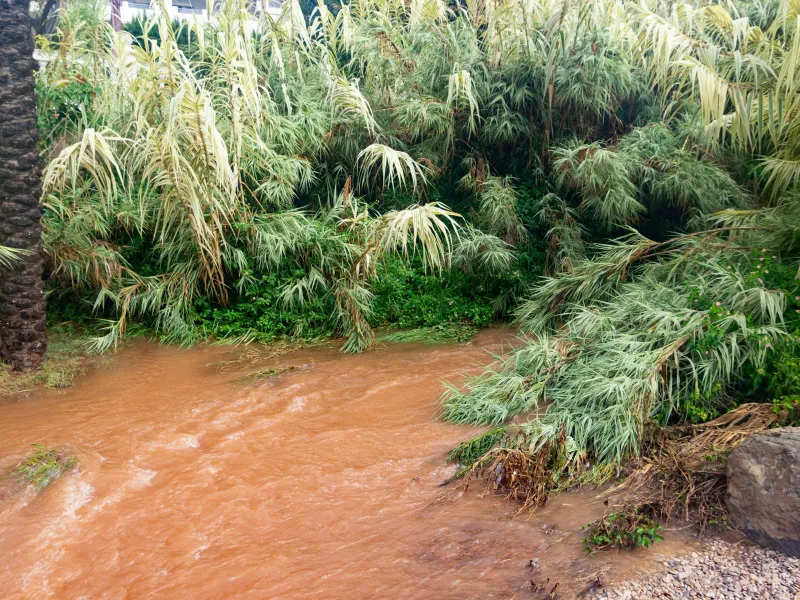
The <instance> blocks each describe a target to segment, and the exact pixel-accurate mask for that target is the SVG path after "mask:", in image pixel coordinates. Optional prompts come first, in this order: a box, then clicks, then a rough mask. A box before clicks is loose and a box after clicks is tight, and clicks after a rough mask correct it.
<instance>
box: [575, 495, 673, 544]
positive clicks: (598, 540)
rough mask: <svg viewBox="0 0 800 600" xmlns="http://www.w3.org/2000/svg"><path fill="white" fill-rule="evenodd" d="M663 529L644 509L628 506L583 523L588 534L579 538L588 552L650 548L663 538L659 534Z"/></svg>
mask: <svg viewBox="0 0 800 600" xmlns="http://www.w3.org/2000/svg"><path fill="white" fill-rule="evenodd" d="M663 529H664V528H663V527H662V526H661V525H659V524H658V523H656V522H655V521H653V519H651V518H650V517H649V516H648V515H647V514H646V511H645V510H643V509H641V508H637V507H629V508H626V509H625V510H622V511H620V512H613V513H609V514H607V515H605V516H604V517H602V518H601V519H598V520H597V521H594V522H593V523H590V524H588V525H584V530H586V532H587V537H586V538H584V539H583V540H582V541H583V543H584V544H585V545H586V546H585V547H586V551H587V552H590V553H591V554H594V553H595V552H597V551H599V550H606V549H609V548H616V549H618V550H621V549H622V548H649V547H650V546H652V545H653V544H654V543H656V542H660V541H662V540H663V539H664V538H663V537H661V535H660V534H659V532H661V531H663Z"/></svg>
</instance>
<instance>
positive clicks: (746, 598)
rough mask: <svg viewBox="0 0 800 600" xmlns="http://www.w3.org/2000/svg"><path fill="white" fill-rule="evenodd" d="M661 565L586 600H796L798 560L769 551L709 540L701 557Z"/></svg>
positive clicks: (799, 573) (799, 596)
mask: <svg viewBox="0 0 800 600" xmlns="http://www.w3.org/2000/svg"><path fill="white" fill-rule="evenodd" d="M662 564H663V569H662V570H661V571H659V572H656V573H651V574H648V575H644V576H642V578H640V579H638V580H635V581H627V582H624V583H620V584H616V585H613V586H610V587H608V588H603V589H601V590H598V591H595V592H594V593H593V594H592V595H590V596H589V597H590V598H592V599H593V600H615V599H617V598H625V599H630V600H634V599H637V600H638V599H641V600H649V599H651V598H652V599H656V598H674V599H679V598H680V599H684V598H691V599H695V598H702V599H703V600H705V599H711V600H722V599H736V600H762V599H768V600H800V559H798V558H791V557H788V556H786V555H784V554H781V553H780V552H775V551H773V550H765V549H764V548H760V547H757V546H751V545H749V544H741V545H732V544H728V543H725V542H723V541H720V540H710V541H707V542H706V544H705V545H704V547H703V550H702V551H701V552H699V553H698V552H692V553H691V554H687V555H684V556H681V557H680V558H673V559H670V560H666V561H664V562H663V563H662Z"/></svg>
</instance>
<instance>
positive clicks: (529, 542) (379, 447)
mask: <svg viewBox="0 0 800 600" xmlns="http://www.w3.org/2000/svg"><path fill="white" fill-rule="evenodd" d="M504 337H505V338H506V339H510V336H509V335H508V333H507V332H503V331H497V330H489V331H486V332H484V333H482V334H481V335H480V336H478V338H477V339H476V340H475V341H474V342H473V343H471V344H468V345H458V346H456V345H452V346H423V345H415V344H397V345H391V346H386V347H383V348H379V349H377V350H375V351H371V352H368V353H364V354H360V355H357V356H348V355H343V354H341V353H339V352H338V351H336V349H334V348H324V349H315V350H302V351H297V352H294V353H291V354H286V355H282V356H277V357H269V355H268V351H265V350H261V351H258V352H256V351H255V350H254V349H252V348H238V349H231V348H224V347H199V348H194V349H191V350H181V349H178V348H172V347H163V346H156V345H152V344H146V343H140V344H134V345H132V346H131V347H128V348H126V349H125V350H123V351H122V352H121V353H120V354H119V355H117V356H116V357H114V359H113V361H112V364H111V366H110V367H109V368H104V369H99V370H96V371H95V372H93V373H91V374H89V375H87V376H85V377H83V378H82V379H81V380H80V381H79V382H78V383H77V384H76V385H75V387H73V388H72V389H70V390H67V391H65V392H41V393H37V394H35V395H32V396H28V397H25V398H20V399H18V400H16V401H14V402H9V403H6V404H3V405H0V472H7V471H8V470H9V469H10V468H12V467H13V466H14V465H15V464H16V463H17V462H18V461H19V460H20V459H21V458H22V457H23V456H24V455H25V454H26V453H27V451H28V449H29V447H28V444H31V443H44V444H47V445H52V446H58V447H65V448H67V449H68V450H69V451H70V452H71V453H73V454H76V455H77V457H78V460H79V467H78V469H77V470H76V471H74V472H72V473H70V474H67V475H65V476H64V477H63V478H62V479H61V480H59V481H57V482H56V483H55V484H53V485H52V486H51V487H50V488H48V489H46V490H44V491H43V492H41V493H39V494H38V495H37V494H35V493H34V492H33V490H32V489H31V488H28V487H24V486H21V485H19V484H17V483H15V482H13V481H12V480H8V479H6V480H3V481H0V556H1V557H2V560H1V561H0V598H4V599H5V598H9V599H12V598H13V599H21V598H26V599H27V598H32V599H34V598H35V599H38V598H58V599H62V598H63V599H79V598H86V599H92V600H94V599H106V598H108V599H112V598H114V599H116V598H120V599H121V598H130V599H141V598H167V599H178V598H192V599H206V598H208V599H212V598H219V599H222V598H242V599H251V598H252V599H290V598H324V599H346V600H358V599H362V598H363V599H367V598H369V599H372V598H376V599H377V598H392V599H405V598H436V599H449V598H453V599H462V598H541V597H547V594H548V593H549V592H550V590H551V589H552V588H553V586H554V585H555V584H556V583H558V586H559V587H558V591H559V592H560V593H561V594H563V596H562V597H565V598H571V597H575V595H576V594H577V593H578V592H579V591H580V589H582V588H583V587H585V585H586V584H587V582H588V581H589V580H590V579H592V577H593V576H594V574H596V573H603V575H602V577H604V578H612V577H615V576H616V577H620V576H624V575H626V574H627V573H629V572H630V570H632V569H638V568H644V567H647V566H648V565H649V564H650V563H651V562H652V561H653V560H654V559H655V554H653V553H652V552H649V553H645V554H637V555H636V558H635V560H634V559H632V558H631V557H630V556H626V555H616V554H611V555H608V554H605V555H602V556H599V557H593V558H589V557H587V556H586V555H585V553H584V552H583V551H582V549H581V548H582V545H581V543H580V537H581V533H580V525H581V524H583V523H586V522H588V521H591V520H592V519H594V518H597V517H598V516H599V515H601V514H602V513H603V510H604V507H603V506H602V503H601V502H599V501H596V500H594V499H593V498H594V495H593V494H591V493H585V494H564V495H562V496H560V497H558V498H556V499H555V500H553V501H552V502H551V503H550V504H549V505H548V506H546V507H544V508H542V509H540V510H539V511H537V512H536V513H535V514H534V515H533V516H532V517H531V518H526V517H524V516H523V517H517V518H515V519H512V518H510V516H511V515H512V514H513V513H514V512H515V505H514V504H513V503H511V502H508V501H505V500H503V499H501V498H498V497H495V496H484V497H480V496H481V494H480V491H481V490H480V486H478V485H475V486H473V488H474V489H471V490H470V491H469V492H468V493H467V494H466V495H465V496H464V497H463V498H461V499H460V500H457V501H455V502H451V501H442V502H436V499H437V498H438V497H439V496H440V494H441V493H442V489H441V488H439V487H438V484H439V483H440V482H442V481H443V480H445V479H447V478H448V477H449V476H450V475H452V473H453V471H454V467H453V466H452V465H448V464H447V462H446V457H445V453H446V451H447V450H449V449H450V448H451V447H453V446H454V445H455V444H456V443H458V442H459V441H461V440H463V439H465V438H467V437H469V436H470V435H472V434H474V433H475V432H477V431H478V430H475V429H472V428H469V427H459V426H453V425H449V424H446V423H442V422H440V421H437V420H436V410H437V406H438V403H437V397H438V395H439V393H440V392H441V389H442V388H441V381H442V380H457V378H458V374H459V372H460V371H461V370H462V369H465V368H471V367H474V366H475V365H476V364H478V363H481V362H486V361H487V360H488V355H487V354H486V350H490V351H498V350H499V349H500V344H501V343H502V341H503V338H504ZM237 358H238V359H241V360H238V361H237V362H229V363H227V364H222V365H221V364H220V363H221V362H222V361H236V359H237ZM287 366H291V367H294V369H293V370H290V371H286V372H284V373H282V374H280V375H278V376H275V377H272V378H270V379H267V380H253V379H247V378H246V377H245V376H246V375H247V374H249V373H251V372H253V371H256V370H259V369H265V368H268V367H274V368H278V367H287ZM672 537H673V540H672V541H669V540H668V541H667V542H665V543H664V544H665V545H666V546H667V547H669V545H670V544H672V545H673V546H674V545H679V544H683V543H684V542H681V541H677V540H675V539H674V538H675V536H672ZM531 561H534V562H533V565H534V566H533V567H531V566H530V563H531Z"/></svg>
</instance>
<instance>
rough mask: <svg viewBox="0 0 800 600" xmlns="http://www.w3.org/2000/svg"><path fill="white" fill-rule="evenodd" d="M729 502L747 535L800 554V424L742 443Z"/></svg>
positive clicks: (732, 459)
mask: <svg viewBox="0 0 800 600" xmlns="http://www.w3.org/2000/svg"><path fill="white" fill-rule="evenodd" d="M725 503H726V504H727V506H728V511H729V512H730V516H731V521H732V522H733V524H734V525H735V526H736V527H738V528H739V529H740V530H742V532H744V534H745V535H747V537H749V538H750V539H752V540H753V541H755V542H757V543H759V544H761V545H762V546H767V547H769V548H774V549H776V550H781V551H783V552H786V553H787V554H790V555H792V556H800V427H786V428H784V429H774V430H772V431H767V432H765V433H760V434H758V435H754V436H753V437H751V438H750V439H748V440H747V441H745V442H743V443H742V444H740V445H739V446H737V447H736V449H735V450H734V451H733V452H732V453H731V455H730V456H729V457H728V494H727V497H726V499H725Z"/></svg>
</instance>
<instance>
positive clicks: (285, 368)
mask: <svg viewBox="0 0 800 600" xmlns="http://www.w3.org/2000/svg"><path fill="white" fill-rule="evenodd" d="M295 369H297V367H295V366H294V365H280V366H277V367H268V368H266V369H259V370H257V371H253V372H252V373H248V374H247V375H245V376H244V377H242V379H244V380H246V381H252V380H255V379H269V378H270V377H277V376H278V375H281V374H282V373H287V372H289V371H294V370H295Z"/></svg>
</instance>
